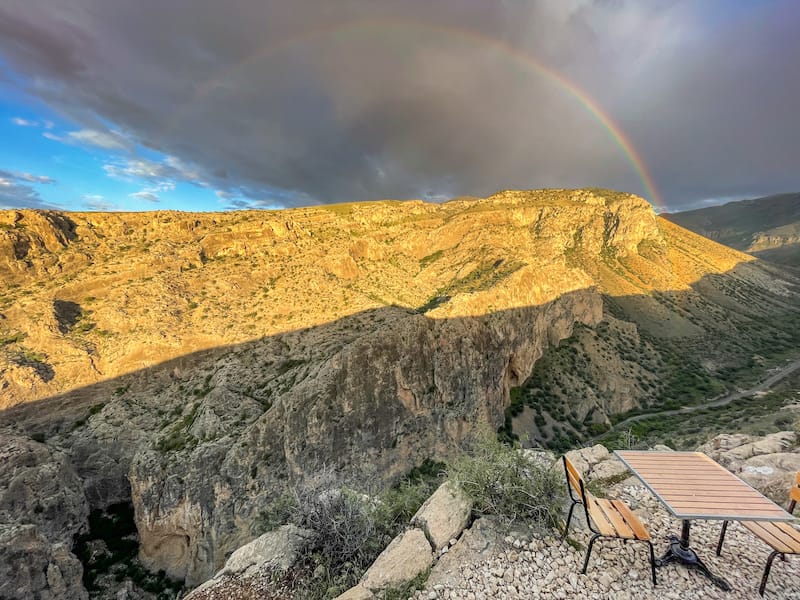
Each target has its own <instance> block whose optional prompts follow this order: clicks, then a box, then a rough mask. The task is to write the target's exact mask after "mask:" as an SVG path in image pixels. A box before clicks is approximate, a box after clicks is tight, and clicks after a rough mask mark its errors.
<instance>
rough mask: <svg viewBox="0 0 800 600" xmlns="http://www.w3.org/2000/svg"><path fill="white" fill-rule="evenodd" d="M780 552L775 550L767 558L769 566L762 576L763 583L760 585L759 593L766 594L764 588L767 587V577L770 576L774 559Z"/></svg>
mask: <svg viewBox="0 0 800 600" xmlns="http://www.w3.org/2000/svg"><path fill="white" fill-rule="evenodd" d="M779 554H780V552H778V551H777V550H775V551H774V552H772V553H771V554H770V555H769V558H768V559H767V566H766V567H765V568H764V575H763V576H762V577H761V585H760V586H758V593H759V595H761V596H763V595H764V588H766V587H767V577H769V570H770V569H771V568H772V561H773V560H775V557H776V556H778V555H779Z"/></svg>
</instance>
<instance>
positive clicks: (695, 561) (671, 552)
mask: <svg viewBox="0 0 800 600" xmlns="http://www.w3.org/2000/svg"><path fill="white" fill-rule="evenodd" d="M690 523H691V522H690V521H688V520H684V521H683V527H682V528H681V537H680V538H678V536H676V535H671V536H670V537H669V548H667V551H666V552H665V553H664V556H662V557H661V558H659V559H658V560H656V566H658V567H663V566H664V565H668V564H669V563H671V562H679V563H680V564H682V565H686V566H687V567H691V568H692V569H694V570H696V571H698V572H700V574H701V575H704V576H706V577H707V578H708V579H710V580H711V581H712V582H713V583H714V585H716V586H717V587H719V588H720V589H722V590H725V591H726V592H729V591H730V589H731V585H730V584H729V583H728V582H727V581H725V580H724V579H723V578H722V577H719V576H717V575H714V574H713V573H712V572H711V571H709V570H708V567H707V566H706V565H705V564H704V563H703V561H702V560H700V557H699V556H697V553H696V552H695V551H694V550H692V549H691V548H690V547H689V526H690Z"/></svg>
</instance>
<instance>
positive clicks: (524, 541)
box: [190, 431, 800, 600]
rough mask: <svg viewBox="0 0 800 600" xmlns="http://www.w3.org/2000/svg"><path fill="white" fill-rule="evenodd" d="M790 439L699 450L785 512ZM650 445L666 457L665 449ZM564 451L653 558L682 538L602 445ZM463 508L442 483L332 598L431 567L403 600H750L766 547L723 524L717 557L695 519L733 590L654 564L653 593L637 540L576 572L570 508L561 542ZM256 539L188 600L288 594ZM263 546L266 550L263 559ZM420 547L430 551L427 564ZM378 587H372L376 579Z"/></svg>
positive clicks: (786, 589)
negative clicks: (632, 526)
mask: <svg viewBox="0 0 800 600" xmlns="http://www.w3.org/2000/svg"><path fill="white" fill-rule="evenodd" d="M798 444H800V436H798V434H797V433H795V432H792V431H783V432H778V433H774V434H771V435H767V436H765V437H760V438H756V437H752V436H748V435H743V434H733V435H727V434H726V435H720V436H717V437H715V438H714V439H712V440H711V441H709V442H708V443H707V444H704V445H703V446H701V447H700V448H699V450H700V451H703V452H705V453H706V454H708V455H709V456H711V457H713V458H714V459H715V460H717V461H718V462H720V463H721V464H723V465H725V466H726V467H727V468H728V469H730V470H731V471H732V472H734V473H736V474H737V475H739V476H740V477H742V478H743V479H745V480H746V481H748V483H750V484H751V485H753V486H754V487H756V488H757V489H759V490H760V491H762V492H763V493H765V494H767V495H769V496H771V497H772V498H773V499H774V500H775V501H776V502H778V503H780V504H782V505H784V506H785V505H786V503H787V490H788V489H789V485H790V482H791V480H792V478H793V476H794V473H795V472H797V471H800V447H798ZM654 449H657V450H669V448H667V447H665V446H660V447H656V448H654ZM524 452H527V453H532V454H533V458H535V459H537V460H541V461H548V463H550V464H551V465H552V467H553V468H556V469H560V468H561V465H560V461H558V460H556V457H555V456H553V455H552V454H551V453H549V452H543V451H534V450H525V451H524ZM568 455H569V456H570V459H571V460H572V461H573V463H574V464H575V465H576V466H577V467H578V468H579V469H580V470H581V471H583V473H584V475H585V477H586V479H587V481H588V482H589V484H590V485H591V486H592V489H593V490H595V491H596V493H602V494H604V495H606V496H608V497H612V498H620V499H622V500H623V501H625V502H626V503H628V504H629V505H630V506H631V508H632V509H633V510H634V512H635V513H636V514H637V515H638V516H639V517H640V518H641V519H642V521H643V522H644V523H645V524H646V525H647V527H648V529H649V531H650V534H651V536H652V539H653V542H654V545H655V547H656V553H657V554H658V553H661V552H663V551H664V550H665V549H666V546H667V539H668V537H669V536H670V535H672V534H675V533H677V532H679V531H680V526H681V523H680V521H679V520H677V519H675V518H673V517H672V516H671V515H670V514H669V513H668V512H667V511H666V509H665V508H664V507H663V505H662V504H660V503H659V501H658V500H657V499H656V498H655V497H654V496H653V495H652V494H651V493H650V492H649V491H648V490H647V489H646V488H645V487H644V486H643V485H642V484H641V482H639V480H638V479H636V478H635V477H633V476H631V475H630V473H629V472H628V471H627V469H626V468H625V466H624V465H623V464H622V463H621V462H620V461H619V460H618V459H616V458H615V457H614V455H613V454H612V453H610V452H609V451H608V449H607V448H605V447H604V446H601V445H597V446H593V447H591V448H584V449H581V450H573V451H571V452H570V453H568ZM468 512H469V505H468V504H465V503H464V502H462V501H460V500H459V499H458V494H457V492H453V491H452V490H451V489H449V484H443V485H442V487H440V488H439V490H437V492H436V493H434V495H433V496H431V498H430V499H429V500H428V501H427V502H426V503H425V505H423V507H422V508H421V509H420V512H419V513H417V515H416V516H415V518H414V519H413V520H412V522H411V524H410V528H409V529H408V530H407V531H406V532H405V533H403V534H401V535H400V536H398V538H396V539H395V540H394V541H393V542H392V544H390V545H389V547H387V549H386V550H385V551H384V553H383V554H382V555H381V557H379V559H378V560H377V561H376V562H375V564H373V566H372V567H371V568H370V569H369V570H368V571H367V573H365V575H364V577H363V578H362V580H361V582H360V583H359V584H358V585H357V586H356V587H354V588H352V589H351V590H349V591H348V592H346V593H345V594H343V595H342V596H340V599H341V600H377V599H378V598H382V597H383V596H384V595H385V590H386V589H387V588H389V587H396V586H398V584H401V583H403V582H408V581H410V580H411V579H413V578H414V577H416V576H417V575H419V573H420V572H424V570H425V569H426V568H427V567H428V566H429V565H430V564H431V560H432V562H433V565H432V567H431V570H430V575H429V577H428V579H427V582H426V583H425V585H424V587H423V588H422V589H420V590H418V591H416V592H414V593H413V596H412V598H413V599H414V600H440V599H441V600H456V599H464V600H483V599H487V600H488V599H489V598H509V599H515V598H519V599H522V598H525V599H530V598H541V599H550V598H552V599H565V598H578V597H580V598H591V599H595V600H600V599H613V600H624V599H633V598H636V599H637V600H650V599H653V600H656V599H664V598H676V599H678V598H681V599H683V598H710V599H713V598H719V599H725V600H740V599H749V598H756V597H758V584H759V582H760V579H761V575H762V573H763V570H764V565H765V563H766V559H767V556H768V554H769V552H770V548H769V547H768V546H766V545H765V544H763V543H761V542H760V541H759V540H757V539H756V538H754V537H753V536H752V534H750V533H749V532H748V531H747V530H745V529H744V528H743V527H741V526H739V525H738V524H736V523H733V524H731V526H730V527H729V528H728V534H727V536H726V538H725V546H724V549H723V553H722V556H719V557H718V556H716V554H715V548H716V544H717V540H718V537H719V533H720V527H721V524H720V523H719V522H714V521H695V522H694V523H693V524H692V546H693V547H694V548H695V550H696V551H697V552H698V553H699V554H700V555H701V558H702V559H703V561H704V562H705V563H706V564H707V565H708V567H709V569H711V571H712V572H714V573H717V574H719V575H722V576H723V577H724V578H725V579H726V580H727V581H728V582H729V583H730V584H731V586H732V590H731V591H730V592H724V591H722V590H720V589H719V588H717V587H715V586H714V585H713V584H712V583H711V582H710V581H708V580H707V579H704V578H703V577H702V576H700V575H699V574H697V573H696V572H694V571H690V570H688V569H686V568H684V567H682V566H677V565H668V566H666V567H662V568H659V569H658V572H657V575H658V586H657V587H656V588H653V585H652V582H651V580H650V571H649V569H650V567H649V561H648V555H647V546H645V545H644V544H641V543H628V544H624V543H622V542H619V541H614V540H609V541H603V542H598V543H597V544H596V545H595V549H594V550H593V552H592V558H591V561H590V564H589V570H588V573H587V574H586V575H582V574H581V573H580V571H581V567H582V565H583V560H584V556H585V551H586V546H587V544H588V541H589V537H590V534H589V532H588V529H587V528H586V524H585V522H584V521H583V520H582V517H581V514H580V511H576V516H575V517H574V518H573V524H572V526H571V527H570V532H569V537H568V538H567V539H566V540H562V539H561V538H559V537H555V536H554V535H539V534H532V533H530V532H522V531H518V532H513V531H512V532H511V533H510V534H506V533H501V531H502V528H501V527H500V526H499V525H498V524H497V523H495V522H494V521H493V520H492V519H491V518H480V519H477V520H476V521H475V522H474V523H473V524H472V526H471V527H469V528H467V529H464V527H465V526H466V525H467V522H468V521H467V519H466V515H467V514H468ZM415 527H419V528H415ZM420 528H421V529H420ZM423 530H424V535H423ZM462 530H463V531H462ZM268 536H272V537H274V538H275V539H276V540H277V539H284V538H285V537H286V536H285V533H284V532H281V531H278V532H273V533H271V534H266V536H262V538H265V537H268ZM262 538H259V539H258V540H256V541H255V542H253V543H252V544H250V545H249V546H252V548H251V550H247V551H244V552H242V550H243V549H242V550H240V551H237V553H235V554H234V555H233V556H232V557H231V560H232V561H233V562H234V563H236V562H237V560H234V558H235V557H237V555H239V554H242V555H246V556H247V557H248V561H247V570H246V571H244V570H238V571H237V570H236V569H234V568H231V566H232V565H226V568H225V569H223V570H222V571H221V572H220V573H219V574H218V575H217V576H216V577H215V578H214V579H212V580H210V581H209V582H208V583H207V584H205V585H203V586H201V588H198V589H197V590H195V592H194V593H192V594H191V595H190V598H191V600H217V599H222V598H226V599H227V598H237V599H255V598H290V597H293V596H292V593H291V590H290V589H289V588H288V587H285V583H286V580H285V579H281V578H280V577H278V578H276V577H275V576H274V575H275V574H276V572H285V571H286V570H287V569H288V568H289V565H288V564H287V563H286V562H282V563H281V564H280V566H279V567H276V557H281V558H283V557H285V556H286V554H287V552H286V545H284V544H270V543H267V542H266V541H265V540H264V539H262ZM298 539H300V538H298ZM426 540H427V541H426ZM445 540H446V541H445ZM411 541H414V542H415V543H416V545H414V544H412V543H411ZM429 544H430V546H429ZM271 546H274V551H272V550H270V551H267V552H261V550H263V549H264V548H269V547H271ZM245 548H247V547H245ZM408 548H412V550H413V551H412V554H414V553H416V558H417V559H419V558H420V556H422V555H423V554H424V555H425V557H424V560H417V561H416V562H415V563H414V565H416V567H417V568H410V567H409V565H411V562H412V561H408V560H405V559H406V558H408V556H409V554H408ZM420 548H422V549H423V550H424V552H421V551H420ZM256 550H258V551H256ZM430 550H433V555H432V557H431V556H430ZM259 556H260V558H258V557H259ZM429 557H430V558H429ZM229 562H231V561H229ZM238 562H241V561H238ZM417 563H419V564H418V565H417ZM423 563H424V564H423ZM414 565H411V566H412V567H413V566H414ZM400 567H404V568H400ZM276 581H281V582H283V584H284V587H279V586H277V585H276V583H275V582H276ZM378 581H379V582H382V583H381V585H376V584H375V582H378ZM383 584H386V585H383ZM765 597H769V598H781V599H791V598H794V599H798V598H800V571H798V569H797V568H796V561H795V562H794V563H793V562H792V561H791V560H789V561H787V562H785V563H783V562H780V561H776V562H775V563H774V564H773V569H772V572H771V574H770V577H769V581H768V584H767V592H766V596H765Z"/></svg>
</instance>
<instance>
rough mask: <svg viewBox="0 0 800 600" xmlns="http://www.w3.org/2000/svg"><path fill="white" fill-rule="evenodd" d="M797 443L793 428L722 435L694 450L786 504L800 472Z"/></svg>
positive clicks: (770, 496) (799, 456) (781, 503)
mask: <svg viewBox="0 0 800 600" xmlns="http://www.w3.org/2000/svg"><path fill="white" fill-rule="evenodd" d="M797 443H798V436H797V434H796V433H795V432H793V431H779V432H777V433H772V434H769V435H767V436H765V437H761V438H756V437H753V436H749V435H743V434H733V435H730V434H723V435H718V436H716V437H715V438H713V439H712V440H710V441H709V442H707V443H706V444H703V445H702V446H700V447H699V448H698V449H697V450H698V451H699V452H704V453H705V454H707V455H708V456H710V457H711V458H713V459H714V460H715V461H717V462H718V463H719V464H721V465H722V466H724V467H725V468H727V469H728V470H729V471H731V472H732V473H734V474H736V475H738V476H739V477H741V478H742V479H744V480H745V481H746V482H747V483H749V484H750V485H752V486H753V487H754V488H756V489H757V490H758V491H760V492H761V493H763V494H764V495H766V496H768V497H769V498H771V499H772V500H774V501H775V502H776V503H778V504H780V505H782V506H785V505H786V503H787V494H788V491H789V488H790V487H791V485H792V484H793V483H794V477H795V473H796V472H797V471H800V453H798V452H797Z"/></svg>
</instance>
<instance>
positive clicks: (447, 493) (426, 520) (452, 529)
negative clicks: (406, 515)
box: [411, 482, 472, 552]
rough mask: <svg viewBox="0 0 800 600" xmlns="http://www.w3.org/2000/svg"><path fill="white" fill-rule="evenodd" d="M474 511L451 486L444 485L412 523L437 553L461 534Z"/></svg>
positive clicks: (461, 493)
mask: <svg viewBox="0 0 800 600" xmlns="http://www.w3.org/2000/svg"><path fill="white" fill-rule="evenodd" d="M471 512H472V501H471V500H470V499H469V498H468V497H467V496H466V495H465V494H464V492H462V491H461V490H460V489H459V488H457V487H456V486H454V485H453V484H452V483H450V482H445V483H443V484H442V485H440V486H439V488H438V489H437V490H436V491H435V492H434V493H433V495H432V496H431V497H430V498H428V499H427V500H426V501H425V503H424V504H423V505H422V506H421V507H420V508H419V510H418V511H417V513H416V514H415V515H414V518H413V519H411V523H412V525H416V526H417V527H419V528H420V529H422V530H423V531H424V532H425V536H426V537H427V538H428V541H430V543H431V546H433V550H434V552H438V551H439V550H441V549H442V548H444V547H445V546H447V545H448V544H450V540H452V539H454V538H456V537H457V536H459V535H461V532H462V531H464V528H465V527H466V526H467V524H468V523H469V519H470V516H471Z"/></svg>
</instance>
